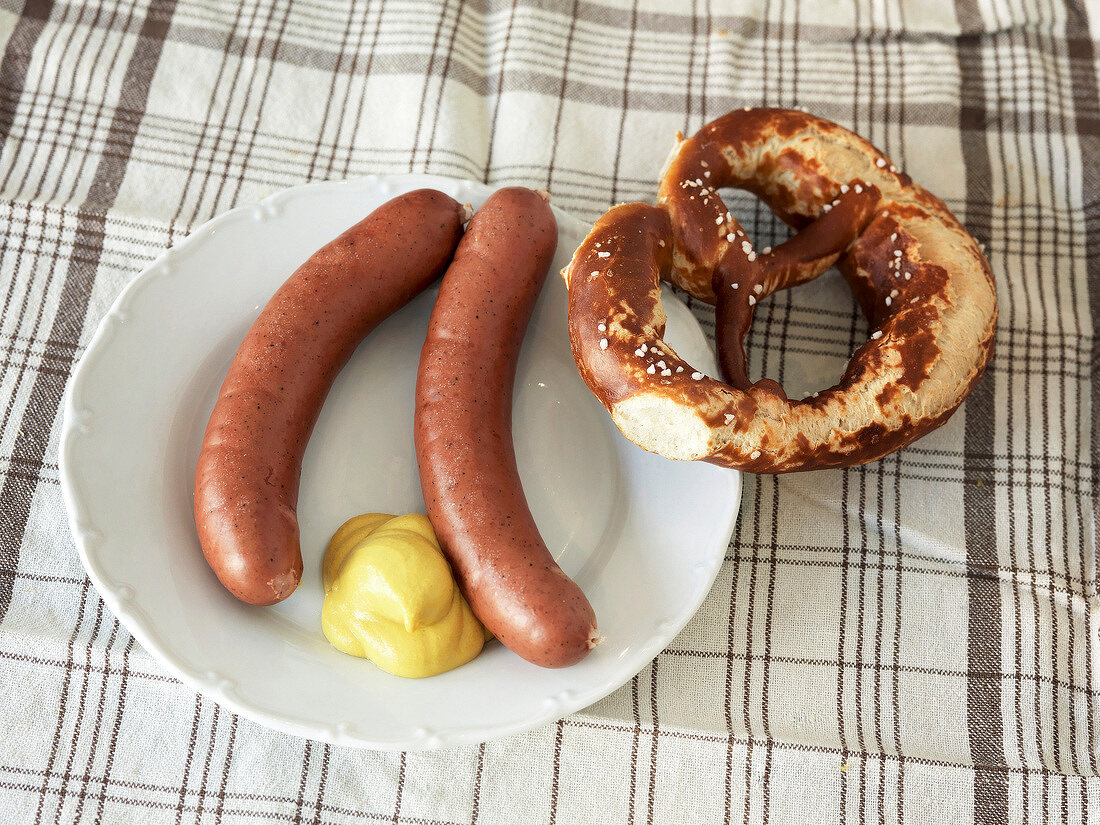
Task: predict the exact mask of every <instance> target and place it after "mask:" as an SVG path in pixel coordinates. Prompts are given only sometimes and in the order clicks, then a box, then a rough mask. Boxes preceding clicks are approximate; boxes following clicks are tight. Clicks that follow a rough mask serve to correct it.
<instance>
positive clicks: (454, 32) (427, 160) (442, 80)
mask: <svg viewBox="0 0 1100 825" xmlns="http://www.w3.org/2000/svg"><path fill="white" fill-rule="evenodd" d="M464 8H466V4H465V3H459V4H458V6H457V7H456V8H455V23H454V28H453V29H451V36H450V37H449V38H447V56H446V57H445V58H443V68H442V69H441V70H440V72H439V92H438V94H437V95H436V98H435V112H434V116H433V117H432V131H431V134H430V136H429V137H428V147H427V149H426V151H425V152H424V171H425V172H429V171H431V164H432V148H433V147H434V146H435V136H436V134H437V130H438V129H439V121H440V117H439V115H440V112H442V111H443V100H444V92H446V90H447V78H448V76H449V75H450V73H451V61H452V60H453V58H454V53H455V42H456V41H457V40H458V30H459V29H460V28H461V26H462V10H463V9H464ZM445 15H446V7H444V16H445ZM413 146H414V147H415V146H416V144H415V143H414V144H413Z"/></svg>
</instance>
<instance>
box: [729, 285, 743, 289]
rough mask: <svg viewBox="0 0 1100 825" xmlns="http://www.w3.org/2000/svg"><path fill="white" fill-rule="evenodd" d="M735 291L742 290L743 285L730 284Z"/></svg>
mask: <svg viewBox="0 0 1100 825" xmlns="http://www.w3.org/2000/svg"><path fill="white" fill-rule="evenodd" d="M730 286H732V287H733V288H734V289H738V288H740V286H741V284H730Z"/></svg>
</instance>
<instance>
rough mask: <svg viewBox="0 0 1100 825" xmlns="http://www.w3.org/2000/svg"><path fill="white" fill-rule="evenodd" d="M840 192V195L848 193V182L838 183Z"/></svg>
mask: <svg viewBox="0 0 1100 825" xmlns="http://www.w3.org/2000/svg"><path fill="white" fill-rule="evenodd" d="M840 194H842V195H847V194H848V184H846V183H842V184H841V185H840Z"/></svg>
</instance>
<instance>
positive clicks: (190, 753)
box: [176, 693, 202, 825]
mask: <svg viewBox="0 0 1100 825" xmlns="http://www.w3.org/2000/svg"><path fill="white" fill-rule="evenodd" d="M201 718H202V696H201V695H200V694H198V693H196V694H195V715H194V716H193V717H192V719H191V734H190V735H189V736H188V737H187V758H186V760H185V761H184V763H183V779H181V780H180V788H179V791H180V793H179V799H178V800H176V825H180V823H181V822H183V812H184V810H185V803H186V801H187V786H188V785H189V784H190V783H191V763H192V762H193V761H194V759H195V742H196V741H197V739H198V736H199V720H200V719H201Z"/></svg>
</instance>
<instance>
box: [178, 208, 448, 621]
mask: <svg viewBox="0 0 1100 825" xmlns="http://www.w3.org/2000/svg"><path fill="white" fill-rule="evenodd" d="M465 216H466V211H465V209H464V207H463V206H462V205H461V204H459V203H458V202H457V201H455V200H453V199H452V198H449V197H447V196H446V195H444V194H443V193H442V192H436V191H434V190H431V189H420V190H417V191H415V192H409V193H408V194H406V195H401V196H400V197H397V198H394V199H393V200H391V201H389V202H388V203H385V204H383V205H382V206H380V207H379V208H378V209H376V210H375V211H374V212H372V213H371V214H370V215H368V216H367V217H366V218H365V219H364V220H362V221H360V222H359V223H357V224H356V225H355V226H353V227H352V228H351V229H349V230H347V231H346V232H345V233H344V234H342V235H341V236H340V237H338V238H337V239H336V240H334V241H332V242H331V243H329V244H327V245H326V246H324V247H322V248H321V249H320V250H318V251H317V252H315V253H314V254H313V255H312V256H311V257H310V259H309V260H308V261H306V262H305V263H304V264H302V265H301V266H300V267H298V269H297V271H295V273H294V274H293V275H291V276H290V278H289V280H287V282H286V283H284V284H283V285H282V286H281V287H280V288H279V291H278V292H276V293H275V295H274V297H273V298H272V299H271V300H270V301H269V302H268V304H267V306H265V307H264V309H263V311H262V312H261V313H260V316H259V317H258V318H257V319H256V322H255V323H254V324H253V325H252V328H251V329H249V331H248V334H247V335H246V336H245V338H244V341H243V343H242V344H241V346H240V349H238V350H237V355H236V357H234V359H233V363H232V364H231V365H230V367H229V374H228V375H226V377H225V382H224V383H223V384H222V387H221V391H220V393H219V394H218V401H217V403H216V405H215V406H214V412H213V413H212V414H211V416H210V423H209V424H207V427H206V435H205V437H204V438H203V442H202V452H201V453H200V454H199V461H198V466H197V467H196V469H195V523H196V524H197V525H198V530H199V541H200V542H201V543H202V549H203V553H204V554H205V556H206V560H207V562H208V563H209V565H210V567H211V568H213V570H214V572H215V573H216V574H217V576H218V578H219V579H220V580H221V583H222V584H223V585H225V587H226V588H227V589H228V590H229V592H230V593H232V594H233V595H234V596H236V597H237V598H238V599H240V600H241V601H244V602H248V603H250V604H260V605H264V604H274V603H275V602H278V601H282V600H283V599H285V598H286V597H287V596H289V595H290V594H291V593H292V592H294V588H296V587H297V586H298V582H299V581H300V580H301V578H302V554H301V550H300V548H299V544H298V517H297V514H296V512H295V508H296V507H297V504H298V481H299V478H300V476H301V470H302V456H303V454H304V453H305V449H306V444H307V442H308V441H309V436H310V433H311V432H312V431H313V425H314V424H315V423H316V421H317V415H318V414H319V413H320V411H321V404H322V403H323V402H324V400H325V396H326V395H328V391H329V388H330V387H331V386H332V382H333V380H334V379H335V378H336V375H337V373H339V371H340V368H341V367H342V366H343V365H344V363H345V362H346V361H347V360H348V358H349V357H350V356H351V354H352V352H353V351H354V350H355V347H356V346H357V345H358V344H359V342H360V341H361V340H362V339H363V338H364V337H365V336H366V335H367V334H368V333H369V332H370V331H371V330H372V329H374V328H375V327H376V326H377V325H378V324H379V323H381V322H382V321H383V320H385V318H386V317H388V316H389V315H390V314H392V313H393V312H395V311H396V310H398V309H400V308H401V307H402V306H404V305H405V304H406V303H408V302H409V300H411V299H412V298H413V297H414V296H415V295H416V294H417V293H419V292H420V291H421V290H423V289H424V288H425V287H426V286H428V285H429V284H430V283H431V282H432V281H434V280H435V279H436V278H437V277H439V275H440V273H441V272H443V270H444V269H445V268H446V266H447V264H448V263H449V262H450V260H451V255H452V253H453V252H454V249H455V245H456V244H457V243H458V240H459V238H460V237H461V236H462V223H463V221H464V219H465Z"/></svg>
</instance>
